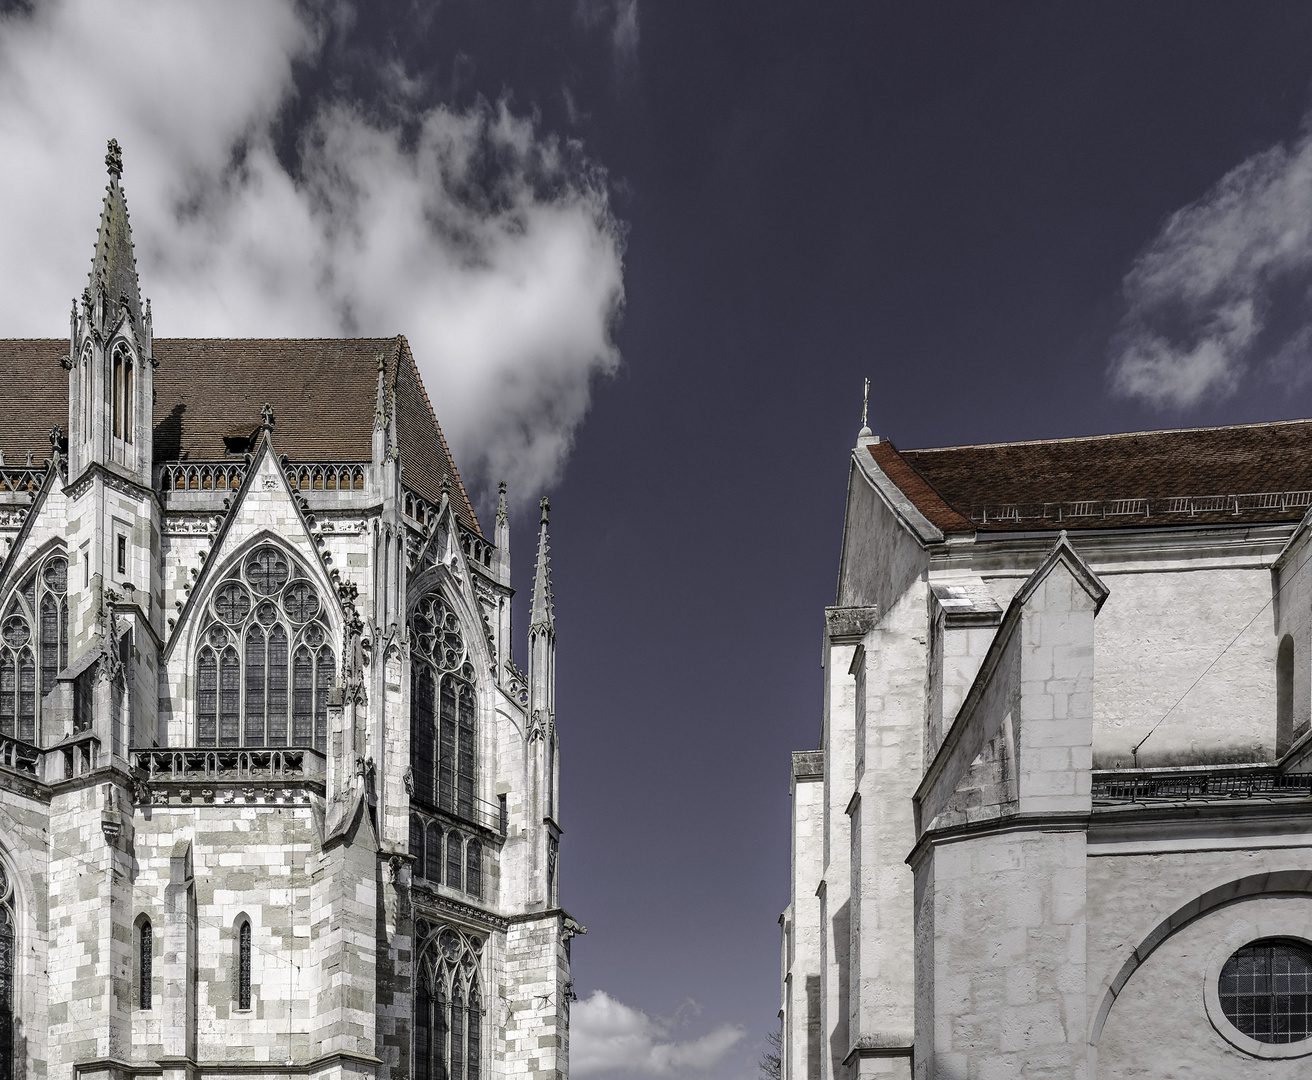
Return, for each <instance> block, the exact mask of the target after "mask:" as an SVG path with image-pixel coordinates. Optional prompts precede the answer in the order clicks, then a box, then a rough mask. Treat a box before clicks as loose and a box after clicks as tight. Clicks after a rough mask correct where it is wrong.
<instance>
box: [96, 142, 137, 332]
mask: <svg viewBox="0 0 1312 1080" xmlns="http://www.w3.org/2000/svg"><path fill="white" fill-rule="evenodd" d="M105 165H106V167H107V168H108V169H109V187H108V188H106V189H105V205H104V207H103V208H102V209H101V211H100V231H99V232H98V233H97V234H96V253H95V256H94V257H93V258H92V260H91V290H92V295H94V294H95V290H96V288H97V286H99V285H101V284H103V285H104V289H105V324H106V326H107V327H113V326H114V325H115V324H116V323H117V322H118V318H119V315H120V314H121V313H122V311H123V309H124V307H126V308H127V310H128V311H129V312H130V313H131V315H132V324H133V326H136V327H140V326H141V324H142V323H141V289H140V285H139V284H138V281H137V259H136V255H135V253H134V252H133V250H132V227H131V226H130V225H129V224H128V204H127V199H126V198H125V197H124V195H123V188H122V186H121V185H120V184H119V177H120V176H122V174H123V152H122V151H121V150H120V149H119V145H118V140H117V139H110V140H109V152H108V153H107V154H106V155H105Z"/></svg>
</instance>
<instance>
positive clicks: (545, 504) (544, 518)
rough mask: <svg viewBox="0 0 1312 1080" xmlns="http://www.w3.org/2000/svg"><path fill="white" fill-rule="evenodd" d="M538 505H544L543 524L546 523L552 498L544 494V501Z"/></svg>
mask: <svg viewBox="0 0 1312 1080" xmlns="http://www.w3.org/2000/svg"><path fill="white" fill-rule="evenodd" d="M538 505H540V506H541V507H542V524H543V525H545V524H546V523H547V514H548V513H550V511H551V500H550V499H548V498H547V497H546V496H545V495H543V496H542V502H541V503H539V504H538Z"/></svg>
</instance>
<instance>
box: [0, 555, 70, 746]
mask: <svg viewBox="0 0 1312 1080" xmlns="http://www.w3.org/2000/svg"><path fill="white" fill-rule="evenodd" d="M67 665H68V560H67V558H66V557H65V556H64V554H63V552H62V551H61V552H55V553H52V554H50V555H47V556H46V557H45V558H44V559H43V560H42V561H41V562H40V564H39V565H37V566H36V567H34V568H33V569H32V570H31V572H30V573H28V575H27V576H26V577H25V578H24V579H23V581H22V584H20V585H19V587H18V588H17V589H15V590H14V592H13V594H12V595H11V597H10V600H9V603H8V604H7V605H5V608H4V618H3V619H2V620H0V735H8V736H11V737H15V738H18V739H21V740H23V741H24V742H29V743H31V742H35V741H36V731H37V717H38V715H39V711H40V701H39V699H40V698H42V697H44V696H45V695H46V694H48V693H49V692H50V691H51V690H53V689H54V688H55V678H56V676H57V675H58V674H59V672H60V671H61V670H62V669H63V668H64V667H66V666H67ZM38 666H39V668H40V682H39V684H38V680H37V670H38Z"/></svg>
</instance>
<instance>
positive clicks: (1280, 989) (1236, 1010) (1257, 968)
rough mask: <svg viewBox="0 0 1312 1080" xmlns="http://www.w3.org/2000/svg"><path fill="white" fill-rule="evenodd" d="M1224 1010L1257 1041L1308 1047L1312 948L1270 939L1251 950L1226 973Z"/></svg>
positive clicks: (1224, 970)
mask: <svg viewBox="0 0 1312 1080" xmlns="http://www.w3.org/2000/svg"><path fill="white" fill-rule="evenodd" d="M1218 989H1219V991H1220V998H1221V1010H1222V1012H1224V1013H1225V1015H1226V1019H1228V1020H1229V1021H1230V1023H1232V1024H1234V1026H1235V1027H1236V1028H1238V1029H1239V1030H1240V1031H1241V1032H1243V1033H1244V1034H1245V1035H1247V1036H1248V1037H1249V1038H1251V1039H1256V1040H1257V1041H1258V1042H1263V1043H1293V1042H1302V1041H1303V1040H1304V1039H1306V1038H1307V1037H1308V1036H1309V1035H1312V948H1310V947H1309V946H1308V945H1306V944H1305V943H1303V942H1301V941H1293V940H1289V939H1285V938H1268V939H1267V940H1265V941H1256V942H1254V943H1253V944H1251V945H1245V946H1244V947H1243V948H1242V949H1240V950H1239V951H1238V952H1237V953H1235V954H1234V955H1233V956H1232V957H1230V959H1229V960H1227V961H1226V962H1225V967H1223V968H1222V969H1221V979H1220V986H1219V987H1218Z"/></svg>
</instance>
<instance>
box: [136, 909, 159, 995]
mask: <svg viewBox="0 0 1312 1080" xmlns="http://www.w3.org/2000/svg"><path fill="white" fill-rule="evenodd" d="M154 975H155V938H154V931H153V930H152V929H151V925H150V920H149V919H142V920H141V926H140V928H139V930H138V938H137V988H138V989H137V993H138V998H137V1004H138V1007H139V1008H142V1009H149V1008H150V1006H151V986H152V982H151V980H152V979H153V978H154Z"/></svg>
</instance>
